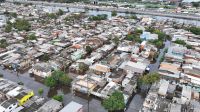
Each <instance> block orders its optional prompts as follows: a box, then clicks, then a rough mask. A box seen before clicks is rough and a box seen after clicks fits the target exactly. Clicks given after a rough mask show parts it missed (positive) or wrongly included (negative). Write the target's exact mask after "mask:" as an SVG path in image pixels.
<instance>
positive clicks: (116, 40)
mask: <svg viewBox="0 0 200 112" xmlns="http://www.w3.org/2000/svg"><path fill="white" fill-rule="evenodd" d="M119 41H120V40H119V38H118V37H114V38H113V39H112V42H113V43H115V44H116V45H118V44H119Z"/></svg>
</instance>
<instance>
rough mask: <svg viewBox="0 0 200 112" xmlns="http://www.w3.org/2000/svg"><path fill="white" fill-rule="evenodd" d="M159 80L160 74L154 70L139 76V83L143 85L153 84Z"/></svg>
mask: <svg viewBox="0 0 200 112" xmlns="http://www.w3.org/2000/svg"><path fill="white" fill-rule="evenodd" d="M159 80H160V75H159V74H158V73H156V72H154V73H149V74H147V75H144V76H142V77H140V78H139V82H140V84H144V85H148V84H153V83H155V82H157V81H159Z"/></svg>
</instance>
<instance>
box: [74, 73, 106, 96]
mask: <svg viewBox="0 0 200 112" xmlns="http://www.w3.org/2000/svg"><path fill="white" fill-rule="evenodd" d="M97 79H98V80H97ZM102 81H103V80H101V79H99V78H97V77H96V78H94V76H91V75H88V74H86V75H83V76H81V75H79V76H77V77H76V79H75V81H73V83H72V90H74V91H79V92H82V93H88V92H91V91H93V90H94V89H95V88H96V87H97V86H98V84H100V83H101V82H102Z"/></svg>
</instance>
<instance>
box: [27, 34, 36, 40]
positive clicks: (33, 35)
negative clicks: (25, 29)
mask: <svg viewBox="0 0 200 112" xmlns="http://www.w3.org/2000/svg"><path fill="white" fill-rule="evenodd" d="M27 39H28V40H36V39H37V37H36V36H35V34H34V33H32V34H30V35H28V36H27Z"/></svg>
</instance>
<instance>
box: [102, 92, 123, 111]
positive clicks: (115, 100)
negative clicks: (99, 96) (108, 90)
mask: <svg viewBox="0 0 200 112" xmlns="http://www.w3.org/2000/svg"><path fill="white" fill-rule="evenodd" d="M102 105H103V107H104V108H105V109H107V110H108V111H112V112H115V111H120V110H123V109H124V108H125V103H124V96H123V93H122V92H119V91H115V92H113V93H112V95H111V96H110V97H109V98H107V99H105V100H103V103H102Z"/></svg>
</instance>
